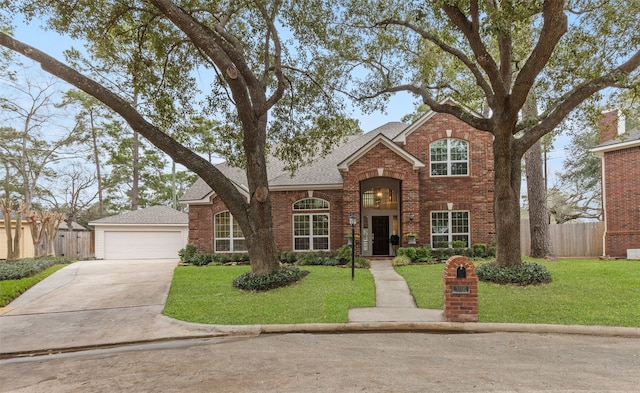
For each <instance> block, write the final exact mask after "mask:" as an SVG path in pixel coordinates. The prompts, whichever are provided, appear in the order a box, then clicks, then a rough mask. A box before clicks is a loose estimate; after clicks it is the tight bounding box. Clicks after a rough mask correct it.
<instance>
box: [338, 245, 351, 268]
mask: <svg viewBox="0 0 640 393" xmlns="http://www.w3.org/2000/svg"><path fill="white" fill-rule="evenodd" d="M337 258H338V260H339V261H340V262H341V263H342V264H345V263H348V262H351V246H350V245H348V244H345V245H343V246H342V247H340V248H339V249H338V253H337Z"/></svg>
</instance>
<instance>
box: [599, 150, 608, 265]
mask: <svg viewBox="0 0 640 393" xmlns="http://www.w3.org/2000/svg"><path fill="white" fill-rule="evenodd" d="M600 168H602V176H601V179H600V181H601V182H602V184H601V185H600V187H601V188H602V215H603V216H604V220H603V221H604V232H603V233H602V256H603V257H606V256H607V219H608V217H607V187H606V184H607V182H606V181H605V162H604V153H601V155H600Z"/></svg>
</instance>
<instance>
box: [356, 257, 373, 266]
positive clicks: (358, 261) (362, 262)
mask: <svg viewBox="0 0 640 393" xmlns="http://www.w3.org/2000/svg"><path fill="white" fill-rule="evenodd" d="M353 264H354V266H355V267H359V268H362V269H369V268H370V267H371V262H369V260H368V259H367V258H363V257H356V259H355V260H354V261H353Z"/></svg>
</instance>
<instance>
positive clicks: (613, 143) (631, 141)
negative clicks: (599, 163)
mask: <svg viewBox="0 0 640 393" xmlns="http://www.w3.org/2000/svg"><path fill="white" fill-rule="evenodd" d="M635 146H640V129H637V128H635V129H633V130H630V131H627V132H625V133H624V134H622V135H620V136H618V137H617V138H615V139H610V140H608V141H605V142H603V143H601V144H599V145H598V146H596V147H594V148H593V149H591V150H590V151H591V152H592V153H594V154H596V155H601V154H603V153H604V152H606V151H614V150H620V149H626V148H629V147H635Z"/></svg>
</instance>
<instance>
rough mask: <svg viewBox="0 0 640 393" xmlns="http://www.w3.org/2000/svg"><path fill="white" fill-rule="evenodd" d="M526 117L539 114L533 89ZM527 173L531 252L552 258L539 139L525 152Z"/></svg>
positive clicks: (525, 113) (531, 254)
mask: <svg viewBox="0 0 640 393" xmlns="http://www.w3.org/2000/svg"><path fill="white" fill-rule="evenodd" d="M522 115H523V117H524V118H525V119H529V118H536V117H537V116H538V106H537V101H536V97H535V94H534V92H533V90H532V91H531V92H530V93H529V96H528V97H527V101H526V102H525V105H524V107H523V108H522ZM524 162H525V168H526V174H527V198H528V200H529V229H530V232H531V235H530V236H531V253H530V256H532V257H534V258H546V257H549V258H552V257H553V251H552V250H551V237H550V235H549V212H548V211H547V189H546V188H547V187H546V184H545V176H544V172H543V162H542V143H541V142H540V140H539V139H538V140H537V141H536V143H534V144H533V146H531V147H530V148H529V150H527V152H526V153H525V154H524Z"/></svg>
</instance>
